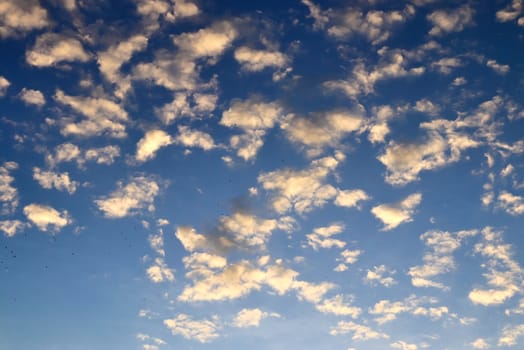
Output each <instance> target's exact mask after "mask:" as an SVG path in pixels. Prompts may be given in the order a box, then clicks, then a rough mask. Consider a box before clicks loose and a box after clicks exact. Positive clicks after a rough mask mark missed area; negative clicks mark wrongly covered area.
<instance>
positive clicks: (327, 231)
mask: <svg viewBox="0 0 524 350" xmlns="http://www.w3.org/2000/svg"><path fill="white" fill-rule="evenodd" d="M342 231H344V225H342V224H339V223H338V224H337V223H335V224H332V225H330V226H326V227H317V228H315V229H314V230H313V233H310V234H308V235H306V237H307V243H308V244H309V245H310V246H311V247H312V248H313V249H315V250H318V249H319V248H334V247H335V248H344V247H345V246H346V242H344V241H341V240H339V239H335V238H331V236H333V235H337V234H339V233H341V232H342Z"/></svg>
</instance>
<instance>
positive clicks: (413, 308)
mask: <svg viewBox="0 0 524 350" xmlns="http://www.w3.org/2000/svg"><path fill="white" fill-rule="evenodd" d="M436 303H437V300H436V299H434V298H428V297H417V296H415V295H410V296H409V297H407V298H406V299H404V300H402V301H395V302H392V301H390V300H386V299H383V300H380V301H379V302H377V303H376V304H375V305H374V306H373V307H372V308H370V309H369V310H368V311H369V313H370V314H371V315H376V316H377V317H376V318H375V321H376V322H377V323H378V324H384V323H387V322H391V321H393V320H395V319H396V318H397V315H398V314H401V313H409V314H412V315H414V316H425V317H429V318H430V319H432V320H437V319H440V318H442V317H443V316H444V315H446V314H448V313H449V310H448V308H447V307H446V306H431V305H435V304H436ZM425 305H429V306H425Z"/></svg>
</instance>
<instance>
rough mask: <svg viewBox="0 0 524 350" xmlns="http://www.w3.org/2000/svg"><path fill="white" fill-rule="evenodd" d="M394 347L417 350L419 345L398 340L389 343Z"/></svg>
mask: <svg viewBox="0 0 524 350" xmlns="http://www.w3.org/2000/svg"><path fill="white" fill-rule="evenodd" d="M389 346H391V347H392V348H393V349H400V350H417V349H418V346H417V344H409V343H406V342H405V341H396V342H394V343H391V344H389Z"/></svg>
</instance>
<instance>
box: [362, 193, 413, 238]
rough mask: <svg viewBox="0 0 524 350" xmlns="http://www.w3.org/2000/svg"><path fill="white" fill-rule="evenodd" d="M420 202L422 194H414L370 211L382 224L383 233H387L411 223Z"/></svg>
mask: <svg viewBox="0 0 524 350" xmlns="http://www.w3.org/2000/svg"><path fill="white" fill-rule="evenodd" d="M421 201H422V194H420V193H414V194H412V195H409V196H408V197H406V198H405V199H403V200H402V201H400V202H397V203H393V204H380V205H378V206H376V207H373V209H371V213H373V215H375V217H376V218H377V219H379V220H380V221H382V223H384V228H383V230H384V231H389V230H392V229H394V228H395V227H397V226H399V225H400V224H403V223H407V222H411V221H413V215H414V214H415V209H416V208H417V206H418V205H419V204H420V202H421Z"/></svg>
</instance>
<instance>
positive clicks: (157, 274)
mask: <svg viewBox="0 0 524 350" xmlns="http://www.w3.org/2000/svg"><path fill="white" fill-rule="evenodd" d="M146 272H147V276H148V277H149V279H150V280H151V281H152V282H153V283H160V282H164V281H169V282H173V281H174V280H175V275H174V274H173V270H172V269H170V268H169V267H168V266H167V265H166V263H165V261H164V259H163V258H161V257H160V258H156V259H155V262H154V264H153V265H151V266H150V267H149V268H148V269H147V271H146Z"/></svg>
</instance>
